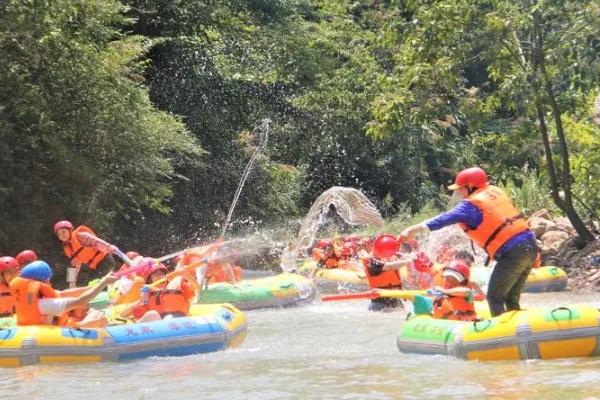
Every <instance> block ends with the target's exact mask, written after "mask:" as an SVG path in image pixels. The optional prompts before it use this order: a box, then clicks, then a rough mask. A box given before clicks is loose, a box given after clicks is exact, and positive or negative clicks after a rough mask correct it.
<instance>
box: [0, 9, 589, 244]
mask: <svg viewBox="0 0 600 400" xmlns="http://www.w3.org/2000/svg"><path fill="white" fill-rule="evenodd" d="M599 22H600V6H599V5H598V4H597V2H595V1H592V0H584V1H577V2H572V1H566V0H535V1H528V0H527V1H525V0H516V1H510V2H509V1H506V0H476V1H472V0H452V1H451V0H438V1H395V0H391V1H371V0H344V1H339V0H289V1H284V0H233V1H228V2H222V1H216V0H190V1H184V2H182V1H166V0H144V1H140V0H124V1H122V2H120V1H117V0H107V1H99V0H86V1H83V2H81V1H75V0H55V1H52V2H51V1H48V0H41V1H32V0H25V1H14V0H10V1H6V2H4V3H2V5H0V97H1V103H0V132H2V135H1V136H0V145H2V147H3V149H4V157H3V158H2V160H0V168H1V170H2V171H3V176H2V179H1V180H0V205H1V208H0V210H2V211H0V216H1V217H2V219H3V221H5V224H3V227H2V228H0V244H1V246H0V247H1V248H2V249H4V250H5V251H8V250H10V251H16V250H17V249H18V248H20V247H22V246H28V245H30V244H31V243H32V242H43V243H45V244H47V248H54V249H56V246H54V244H55V243H54V242H53V238H52V232H51V231H50V227H51V224H52V222H53V221H54V220H56V219H58V218H62V217H68V218H72V219H74V220H75V221H76V222H85V223H88V224H91V225H93V226H94V227H95V228H98V229H99V230H100V231H101V232H102V233H105V234H109V235H110V237H111V238H113V239H114V241H116V242H119V243H120V244H122V245H123V246H124V247H126V248H136V249H137V250H140V251H142V252H149V253H153V254H156V253H158V252H159V251H162V250H166V249H167V248H171V247H179V246H182V245H185V244H188V243H191V242H196V241H199V240H203V239H206V238H207V237H211V236H216V235H217V234H218V233H219V232H220V230H221V227H222V224H223V223H224V219H225V216H226V214H227V211H228V209H229V207H230V205H231V202H232V200H233V194H234V192H235V190H236V188H237V184H238V181H239V179H240V176H241V174H242V171H243V170H244V168H245V166H246V163H247V162H248V160H249V159H250V157H251V155H252V154H253V152H254V150H255V146H256V142H257V138H258V134H257V133H258V132H257V127H258V126H259V125H260V121H262V120H263V119H264V118H269V119H271V120H273V128H272V130H271V132H270V138H269V143H268V148H267V150H266V151H265V153H264V154H262V156H261V157H260V159H259V161H258V162H257V164H256V166H255V168H254V170H253V172H252V174H251V175H250V177H249V179H248V181H247V183H246V186H245V188H244V190H243V192H242V195H241V197H240V200H239V204H238V205H237V207H236V210H235V212H234V220H235V223H234V224H233V226H232V230H233V232H232V233H233V234H235V233H236V231H244V230H248V229H255V228H256V227H257V226H258V227H259V228H260V227H261V226H265V225H269V224H278V223H279V224H281V223H284V222H285V220H286V219H287V218H289V217H292V216H293V217H296V216H301V215H302V214H303V212H304V211H305V209H306V207H308V206H309V205H310V204H311V203H312V201H313V200H314V199H315V198H316V197H317V196H318V195H319V194H320V193H321V192H322V191H324V190H326V189H328V188H329V187H331V186H333V185H342V186H352V187H357V188H359V189H361V190H363V191H364V192H365V193H367V194H368V195H369V197H371V198H372V199H374V200H375V202H376V203H377V205H378V206H380V208H381V209H382V210H383V212H384V214H385V215H386V216H390V215H398V217H397V218H396V219H394V221H395V222H393V223H392V225H390V226H387V227H386V229H388V230H393V231H399V230H400V228H401V227H403V226H406V225H408V224H409V223H411V222H414V221H417V220H420V219H422V218H425V217H426V216H432V215H433V214H434V213H435V212H437V209H442V208H445V205H446V202H447V193H446V190H445V189H444V185H445V184H447V183H448V182H449V181H450V180H451V179H452V178H453V177H454V174H455V173H456V171H457V170H459V169H461V168H463V167H466V166H471V165H481V166H483V167H484V168H485V169H486V170H487V171H488V172H489V174H490V175H491V176H492V177H493V178H494V179H495V181H496V182H504V185H505V188H506V189H507V190H508V191H509V192H511V194H512V195H513V196H514V197H515V199H516V201H517V203H518V205H519V206H520V207H521V208H523V209H524V210H525V211H526V212H531V211H533V210H535V209H536V208H538V207H545V208H551V206H552V204H550V198H551V197H550V196H548V189H547V187H546V186H547V185H548V184H549V174H548V173H546V169H547V168H548V167H549V165H548V164H549V163H548V161H547V160H546V159H545V158H544V155H545V153H544V151H545V149H544V147H543V143H542V141H541V139H540V126H539V120H540V116H539V114H538V112H537V111H538V108H536V106H539V105H540V104H541V110H542V114H543V118H544V119H545V120H546V123H547V125H548V129H549V132H550V137H549V141H550V143H549V146H550V150H551V151H552V152H553V153H555V154H556V155H554V156H553V158H552V159H551V161H553V162H554V164H555V165H556V166H557V168H558V169H559V172H560V169H561V168H562V167H563V164H565V162H564V160H562V159H561V158H560V153H557V150H559V149H560V146H559V145H560V141H559V139H560V138H559V136H558V135H557V134H556V133H557V130H558V126H557V121H558V120H560V119H561V118H562V120H563V121H564V126H565V132H566V137H567V141H568V145H569V146H570V150H571V154H570V159H569V161H570V162H571V169H570V171H569V172H571V175H572V177H573V182H572V188H573V195H574V196H575V199H576V200H575V203H576V204H575V205H576V207H577V210H578V211H579V212H583V213H585V214H586V215H590V216H591V215H594V214H597V213H598V211H599V210H600V197H599V196H598V194H597V191H595V190H594V188H595V187H597V186H598V183H600V182H599V181H598V180H599V179H600V178H599V176H600V171H599V170H598V167H597V165H599V162H600V160H598V156H597V154H598V151H597V150H598V147H599V146H600V144H599V143H598V137H599V135H598V128H597V127H595V126H593V125H591V123H590V122H589V104H590V101H591V99H592V96H593V95H595V94H596V92H597V90H598V87H599V83H598V77H599V76H600V73H599V72H600V32H599V31H598V26H600V24H599ZM536 24H538V25H540V26H539V27H538V26H537V25H536ZM536 32H537V33H539V32H543V39H544V46H543V47H544V48H543V57H540V56H539V54H538V53H539V51H538V50H536V46H537V42H536V40H535V38H536V37H539V35H538V36H536V34H537V33H536ZM542 60H543V61H544V62H545V73H542V69H541V68H540V61H542ZM546 82H548V83H549V87H550V89H551V91H552V92H553V96H550V95H549V94H548V90H547V88H546V87H545V86H544V85H543V83H546ZM552 98H553V99H554V100H555V103H556V104H553V103H552V101H551V100H552ZM159 110H160V111H159ZM556 110H558V114H559V116H558V117H559V118H557V117H556V115H555V114H553V113H552V112H555V113H556ZM200 146H201V147H200ZM550 164H552V163H550ZM525 167H526V169H525ZM563 175H564V174H560V173H558V176H559V179H558V180H559V182H558V184H559V185H561V184H564V182H562V181H561V179H564V178H563ZM423 204H427V206H426V207H424V206H423ZM419 210H422V211H421V212H422V214H418V215H417V216H416V217H415V218H416V219H414V220H410V221H409V219H408V215H409V214H412V213H414V212H418V211H419ZM400 216H402V217H400ZM244 221H246V222H244ZM56 250H57V249H56Z"/></svg>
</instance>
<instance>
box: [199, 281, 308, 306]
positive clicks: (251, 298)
mask: <svg viewBox="0 0 600 400" xmlns="http://www.w3.org/2000/svg"><path fill="white" fill-rule="evenodd" d="M316 294H317V289H316V287H315V285H314V284H313V283H312V281H311V280H310V279H308V278H306V277H304V276H302V275H298V274H291V273H284V274H279V275H275V276H269V277H266V278H258V279H244V280H242V281H241V282H239V283H237V284H235V285H232V284H230V283H214V284H211V285H208V288H207V289H206V290H204V291H202V293H201V294H200V295H199V296H198V298H197V299H196V302H197V303H202V304H215V303H230V304H233V305H234V306H236V307H237V308H239V309H240V310H256V309H259V308H269V307H289V306H296V305H301V304H307V303H310V302H311V301H313V300H314V298H315V296H316Z"/></svg>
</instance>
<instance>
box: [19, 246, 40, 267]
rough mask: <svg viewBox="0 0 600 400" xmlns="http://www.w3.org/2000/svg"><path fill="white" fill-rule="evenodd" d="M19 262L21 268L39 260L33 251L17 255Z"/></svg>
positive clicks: (24, 251) (25, 251)
mask: <svg viewBox="0 0 600 400" xmlns="http://www.w3.org/2000/svg"><path fill="white" fill-rule="evenodd" d="M15 258H16V259H17V262H18V263H19V267H22V266H24V265H27V264H29V263H30V262H34V261H35V260H37V259H38V256H37V254H35V252H34V251H33V250H23V251H22V252H20V253H19V254H17V257H15Z"/></svg>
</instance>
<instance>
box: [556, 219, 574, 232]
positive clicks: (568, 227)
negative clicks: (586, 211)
mask: <svg viewBox="0 0 600 400" xmlns="http://www.w3.org/2000/svg"><path fill="white" fill-rule="evenodd" d="M554 223H555V224H556V225H557V226H558V227H559V228H560V229H561V230H563V231H565V232H568V233H569V234H571V235H575V234H577V232H576V231H575V228H573V224H571V221H569V218H567V217H557V218H555V219H554Z"/></svg>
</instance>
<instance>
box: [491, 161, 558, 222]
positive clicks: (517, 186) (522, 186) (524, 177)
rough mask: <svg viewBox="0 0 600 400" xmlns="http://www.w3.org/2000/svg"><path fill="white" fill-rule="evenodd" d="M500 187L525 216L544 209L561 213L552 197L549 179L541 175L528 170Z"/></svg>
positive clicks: (515, 175) (509, 179) (500, 183)
mask: <svg viewBox="0 0 600 400" xmlns="http://www.w3.org/2000/svg"><path fill="white" fill-rule="evenodd" d="M498 185H499V186H500V187H501V188H502V189H504V191H506V193H508V194H509V196H510V197H511V198H512V200H513V201H514V202H515V205H516V206H517V208H518V209H519V210H521V211H522V212H523V213H524V214H525V215H530V214H533V213H534V212H535V211H537V210H541V209H543V208H545V209H547V210H550V211H553V212H555V213H557V212H558V211H559V210H558V208H557V207H556V205H555V204H554V203H553V202H552V198H551V196H550V190H549V184H548V177H547V176H545V175H543V174H541V173H538V172H536V171H531V170H529V169H527V168H526V169H524V170H523V171H521V172H520V173H519V174H514V177H511V178H508V179H507V180H506V182H505V183H502V182H499V184H498Z"/></svg>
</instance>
